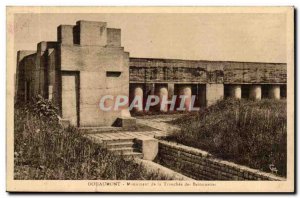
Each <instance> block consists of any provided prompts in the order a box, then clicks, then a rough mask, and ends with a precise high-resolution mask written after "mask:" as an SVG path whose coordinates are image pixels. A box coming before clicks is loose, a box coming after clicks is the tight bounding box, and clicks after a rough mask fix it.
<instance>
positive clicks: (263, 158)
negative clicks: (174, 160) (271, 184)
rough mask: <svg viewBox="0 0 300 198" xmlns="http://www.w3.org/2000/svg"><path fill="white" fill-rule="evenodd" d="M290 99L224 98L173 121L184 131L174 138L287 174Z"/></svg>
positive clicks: (244, 162) (240, 162)
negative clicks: (287, 100)
mask: <svg viewBox="0 0 300 198" xmlns="http://www.w3.org/2000/svg"><path fill="white" fill-rule="evenodd" d="M286 113H287V112H286V101H285V100H281V101H274V100H262V101H249V100H232V99H228V100H224V101H220V102H219V103H217V104H216V105H213V106H211V107H209V108H206V109H202V110H201V111H200V112H197V113H191V114H190V115H188V116H186V115H185V116H184V117H181V118H178V119H177V120H175V121H174V122H173V123H174V124H178V125H179V126H180V127H181V132H179V133H177V134H175V135H174V136H172V137H170V138H169V139H170V140H175V141H177V142H179V143H182V144H185V145H188V146H193V147H197V148H200V149H203V150H207V151H209V152H211V153H212V154H214V155H216V156H217V157H220V158H223V159H226V160H231V161H234V162H236V163H239V164H244V165H247V166H250V167H252V168H256V169H261V170H263V171H267V172H270V167H271V166H275V167H276V168H277V169H278V174H279V175H281V176H285V175H286V160H287V156H286V155H287V128H286V126H287V120H286V119H287V114H286Z"/></svg>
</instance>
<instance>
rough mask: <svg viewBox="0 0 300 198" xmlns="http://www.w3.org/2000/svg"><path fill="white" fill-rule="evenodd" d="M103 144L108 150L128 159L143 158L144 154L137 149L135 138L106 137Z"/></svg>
mask: <svg viewBox="0 0 300 198" xmlns="http://www.w3.org/2000/svg"><path fill="white" fill-rule="evenodd" d="M102 144H103V146H104V147H105V148H106V149H107V150H108V151H110V152H111V153H113V154H114V155H121V156H123V157H124V159H126V160H130V159H134V158H140V159H141V158H143V154H142V153H140V152H137V151H136V148H135V144H134V139H133V138H119V139H104V140H103V142H102Z"/></svg>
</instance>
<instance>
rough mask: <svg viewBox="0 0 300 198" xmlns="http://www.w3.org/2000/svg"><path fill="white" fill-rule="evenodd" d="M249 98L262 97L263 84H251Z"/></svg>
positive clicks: (257, 98) (258, 98)
mask: <svg viewBox="0 0 300 198" xmlns="http://www.w3.org/2000/svg"><path fill="white" fill-rule="evenodd" d="M249 98H250V99H252V100H260V99H261V85H251V86H250V90H249Z"/></svg>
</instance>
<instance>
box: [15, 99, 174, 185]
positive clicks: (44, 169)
mask: <svg viewBox="0 0 300 198" xmlns="http://www.w3.org/2000/svg"><path fill="white" fill-rule="evenodd" d="M43 106H44V105H43ZM45 115H48V114H42V113H39V114H36V113H33V112H31V111H29V110H28V108H19V107H18V108H16V109H15V123H14V124H15V134H14V178H15V179H18V180H84V179H89V180H96V179H97V180H106V179H110V180H166V179H171V178H167V177H165V176H163V175H161V174H159V173H155V172H149V171H147V170H146V169H145V168H144V167H143V166H142V165H139V164H136V163H134V162H133V161H126V160H124V159H123V158H122V157H121V156H113V155H111V154H110V153H108V152H107V151H106V150H104V149H102V148H101V147H100V146H99V145H98V144H95V143H93V142H91V141H90V140H88V139H86V138H84V137H83V136H82V134H81V133H80V132H79V131H78V130H77V129H75V128H68V129H65V130H64V129H63V128H62V127H61V126H60V125H59V124H58V122H57V120H56V119H54V118H53V116H45Z"/></svg>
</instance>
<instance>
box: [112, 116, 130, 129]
mask: <svg viewBox="0 0 300 198" xmlns="http://www.w3.org/2000/svg"><path fill="white" fill-rule="evenodd" d="M113 126H115V127H122V128H125V129H130V128H134V127H136V118H133V117H119V118H117V120H116V121H115V123H114V124H113Z"/></svg>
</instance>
